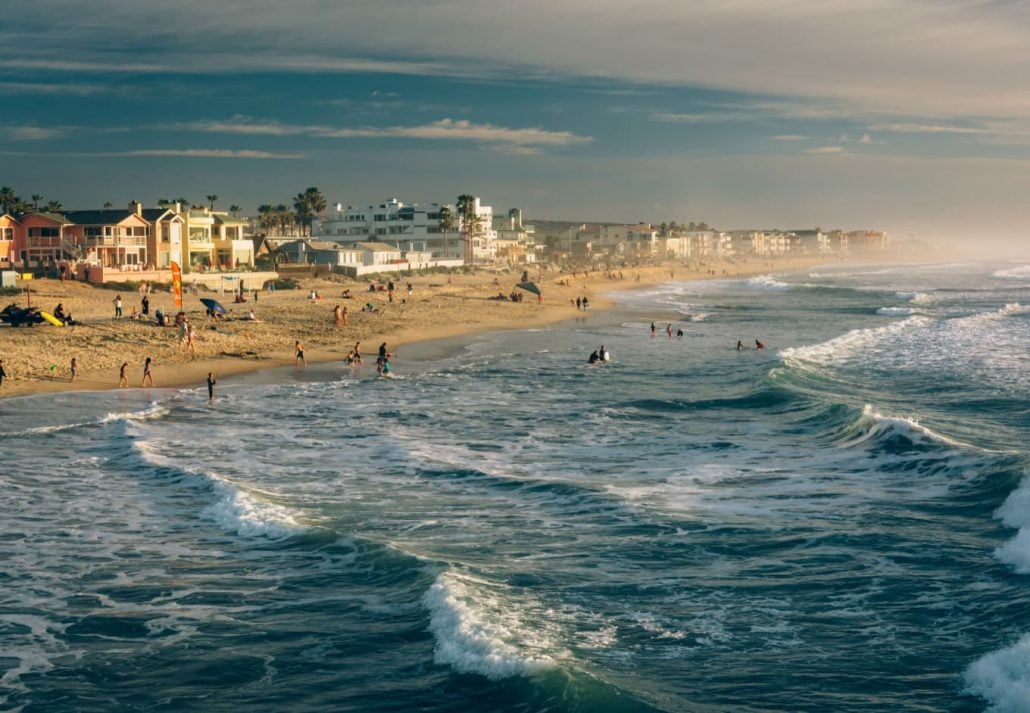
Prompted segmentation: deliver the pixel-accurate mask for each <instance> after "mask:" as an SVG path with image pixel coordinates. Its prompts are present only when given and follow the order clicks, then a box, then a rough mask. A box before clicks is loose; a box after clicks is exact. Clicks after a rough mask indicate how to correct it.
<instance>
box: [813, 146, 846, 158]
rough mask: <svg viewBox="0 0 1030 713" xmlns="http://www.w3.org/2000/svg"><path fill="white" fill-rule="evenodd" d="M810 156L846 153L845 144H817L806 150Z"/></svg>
mask: <svg viewBox="0 0 1030 713" xmlns="http://www.w3.org/2000/svg"><path fill="white" fill-rule="evenodd" d="M805 153H806V154H808V155H810V156H829V155H836V154H842V153H844V147H843V146H817V147H816V148H812V149H808V150H806V151H805Z"/></svg>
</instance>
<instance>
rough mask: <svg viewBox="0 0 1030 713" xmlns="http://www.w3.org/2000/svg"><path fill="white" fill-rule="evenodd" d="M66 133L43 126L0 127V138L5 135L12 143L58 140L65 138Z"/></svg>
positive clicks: (63, 130) (59, 129)
mask: <svg viewBox="0 0 1030 713" xmlns="http://www.w3.org/2000/svg"><path fill="white" fill-rule="evenodd" d="M67 133H68V132H67V131H66V130H65V129H61V128H47V127H45V126H0V136H3V135H6V136H7V138H9V139H10V140H12V141H45V140H46V139H59V138H62V137H64V136H67Z"/></svg>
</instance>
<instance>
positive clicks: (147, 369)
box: [140, 357, 154, 386]
mask: <svg viewBox="0 0 1030 713" xmlns="http://www.w3.org/2000/svg"><path fill="white" fill-rule="evenodd" d="M153 364H154V360H153V359H151V358H150V357H147V359H146V361H144V362H143V382H142V383H141V384H140V386H146V385H147V383H148V382H149V384H150V386H153V385H154V373H153Z"/></svg>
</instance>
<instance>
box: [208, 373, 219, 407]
mask: <svg viewBox="0 0 1030 713" xmlns="http://www.w3.org/2000/svg"><path fill="white" fill-rule="evenodd" d="M217 383H218V382H217V381H216V380H215V375H214V374H212V373H211V372H210V371H209V372H207V400H208V401H214V400H215V384H217Z"/></svg>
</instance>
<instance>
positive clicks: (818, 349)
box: [779, 315, 932, 365]
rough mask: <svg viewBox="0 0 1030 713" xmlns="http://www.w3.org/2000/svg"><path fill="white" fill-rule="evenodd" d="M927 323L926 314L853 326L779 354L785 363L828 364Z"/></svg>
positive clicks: (930, 321) (928, 320)
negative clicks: (882, 323) (880, 324)
mask: <svg viewBox="0 0 1030 713" xmlns="http://www.w3.org/2000/svg"><path fill="white" fill-rule="evenodd" d="M930 323H932V320H930V319H929V318H927V317H922V316H918V315H913V316H911V317H909V318H908V319H905V320H902V321H900V322H892V323H891V324H889V325H886V326H884V327H875V328H872V329H853V330H851V331H850V332H848V333H847V334H843V335H841V336H839V337H834V338H833V339H830V340H829V341H826V342H821V343H819V344H811V345H809V346H806V347H790V348H788V349H784V350H783V351H781V352H780V353H779V357H780V358H781V359H783V360H784V361H787V362H792V361H793V362H812V363H815V364H820V365H830V364H833V363H835V362H837V361H839V360H840V358H841V357H842V356H844V355H848V354H853V353H855V352H857V351H861V350H864V349H869V348H871V347H873V346H875V345H877V344H879V343H881V342H882V341H884V340H885V339H890V338H891V337H892V336H895V335H897V334H899V333H903V332H906V331H908V330H910V329H915V328H918V327H922V326H926V325H928V324H930Z"/></svg>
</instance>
